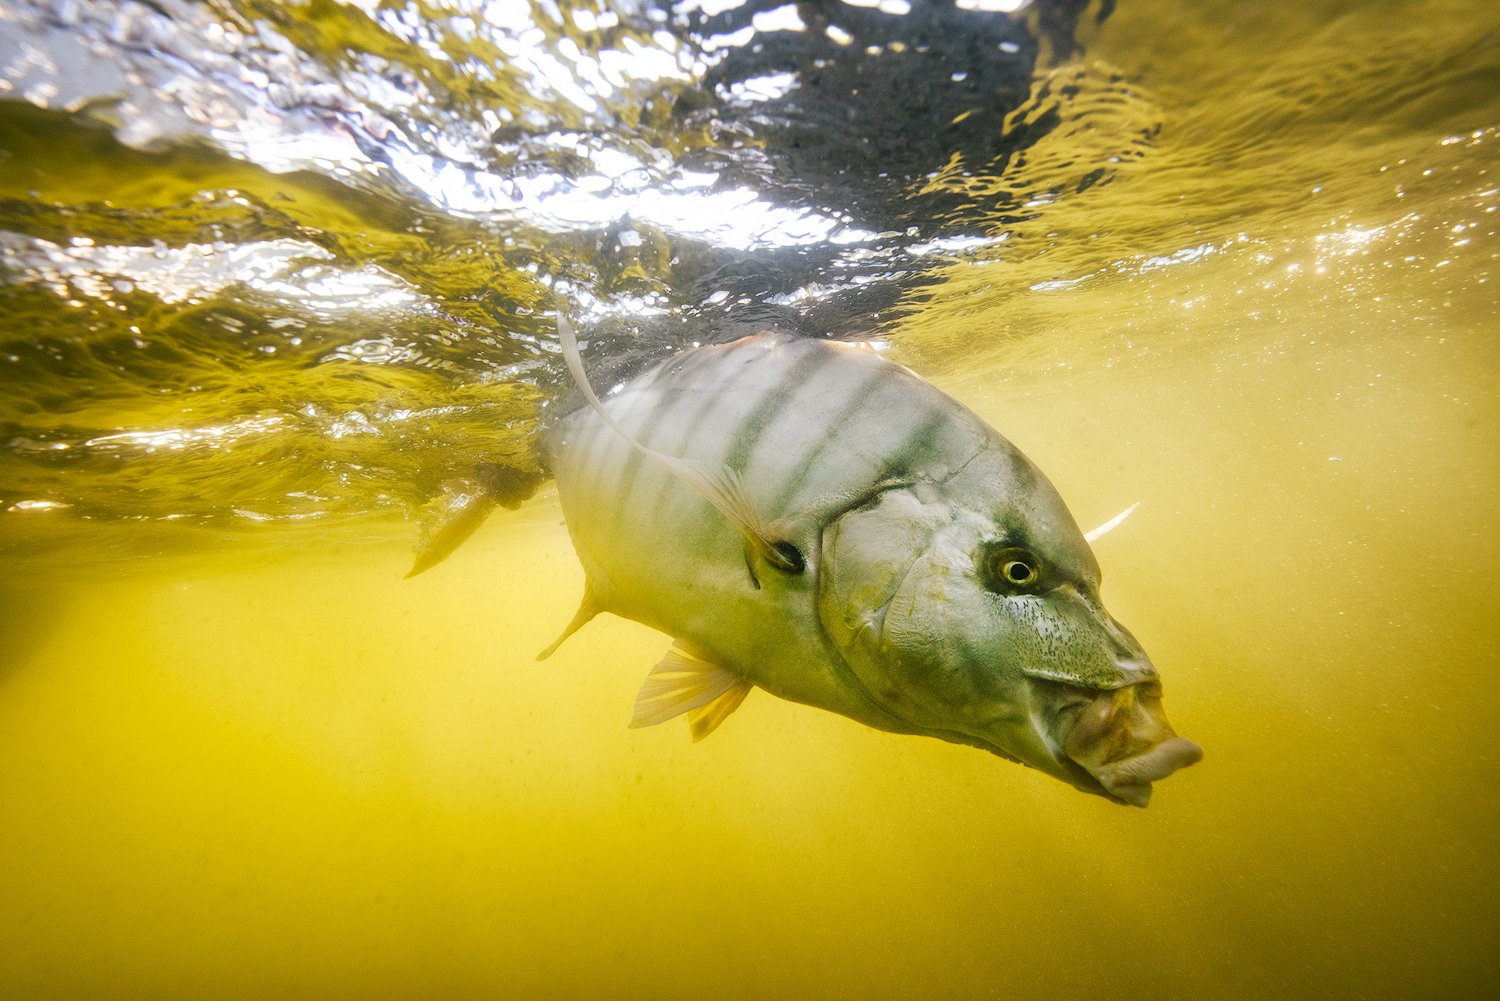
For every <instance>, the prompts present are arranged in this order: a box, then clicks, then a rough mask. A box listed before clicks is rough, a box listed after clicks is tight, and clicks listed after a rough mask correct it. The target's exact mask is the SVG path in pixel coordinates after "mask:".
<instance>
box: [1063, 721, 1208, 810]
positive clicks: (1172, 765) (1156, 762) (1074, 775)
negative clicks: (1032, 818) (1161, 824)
mask: <svg viewBox="0 0 1500 1001" xmlns="http://www.w3.org/2000/svg"><path fill="white" fill-rule="evenodd" d="M1202 760H1203V748H1201V747H1199V746H1198V745H1197V744H1195V743H1193V742H1192V741H1191V740H1188V739H1187V738H1186V737H1173V738H1171V739H1170V740H1167V741H1164V742H1162V743H1160V744H1157V745H1156V746H1155V747H1152V748H1150V749H1149V750H1147V751H1144V752H1142V753H1141V754H1137V755H1134V756H1132V757H1129V758H1123V759H1121V760H1119V761H1112V762H1109V763H1107V764H1102V765H1097V766H1094V767H1093V768H1089V767H1087V766H1085V765H1081V764H1079V763H1078V762H1076V761H1074V760H1073V759H1071V758H1068V759H1064V761H1063V766H1064V767H1065V768H1066V769H1067V770H1068V772H1069V775H1070V779H1071V780H1072V781H1073V784H1074V785H1075V786H1077V787H1078V788H1079V789H1082V790H1084V791H1085V792H1092V793H1095V794H1097V795H1100V796H1103V797H1105V798H1106V799H1109V800H1112V801H1114V802H1116V803H1121V804H1124V805H1126V806H1141V807H1144V806H1146V805H1147V804H1149V803H1150V802H1151V784H1152V783H1153V782H1156V781H1158V780H1160V779H1164V778H1166V777H1167V776H1168V775H1171V774H1172V773H1173V772H1175V771H1177V770H1178V769H1179V768H1186V767H1187V766H1188V765H1193V764H1197V763H1198V762H1199V761H1202Z"/></svg>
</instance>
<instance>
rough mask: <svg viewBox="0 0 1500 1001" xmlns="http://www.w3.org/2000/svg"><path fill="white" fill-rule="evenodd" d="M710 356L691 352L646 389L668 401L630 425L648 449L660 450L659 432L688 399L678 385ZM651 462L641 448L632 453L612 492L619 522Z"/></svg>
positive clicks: (636, 436) (663, 372)
mask: <svg viewBox="0 0 1500 1001" xmlns="http://www.w3.org/2000/svg"><path fill="white" fill-rule="evenodd" d="M706 354H707V352H694V353H688V354H687V355H686V357H684V358H682V360H681V361H680V362H677V363H676V364H673V362H668V363H667V364H668V365H669V366H671V368H670V370H665V369H664V370H662V371H661V372H660V373H659V374H658V375H657V376H656V377H655V378H654V379H652V381H651V383H650V385H648V386H645V387H643V388H642V390H641V392H651V391H654V392H655V393H656V394H658V396H659V398H661V399H662V400H664V401H666V402H664V403H662V404H659V405H658V406H656V407H653V408H652V409H651V410H650V412H648V413H647V414H646V416H645V418H644V419H643V420H642V421H641V422H639V423H638V424H636V425H635V426H634V427H629V426H627V427H626V430H627V431H629V432H630V434H631V437H633V438H634V439H635V440H636V441H638V442H640V443H641V444H642V445H645V446H646V447H647V448H657V447H658V446H657V445H655V444H654V440H655V438H656V435H657V430H658V429H659V428H660V427H661V425H662V423H663V422H665V421H666V420H667V417H668V415H670V414H672V413H674V412H675V411H676V409H677V407H678V405H680V404H681V403H682V402H683V399H684V396H683V395H682V394H681V393H680V392H679V391H678V389H677V386H678V384H679V383H680V382H682V381H684V379H690V378H691V374H692V373H694V372H696V371H697V370H698V369H700V368H702V367H703V365H704V364H705V362H706V361H708V360H710V359H709V358H705V355H706ZM647 461H648V460H647V459H646V457H645V456H644V455H642V454H641V453H640V452H639V451H638V450H637V449H634V448H632V449H631V450H630V456H629V457H628V458H627V459H626V460H625V468H624V469H623V470H621V472H620V479H619V481H618V483H617V484H616V485H615V489H614V491H612V492H613V493H614V495H615V497H616V498H618V503H617V504H616V506H615V520H616V522H617V523H618V522H619V521H620V520H621V519H623V518H624V517H625V515H626V513H627V509H628V507H629V503H628V501H629V499H630V495H631V493H632V491H634V489H635V481H636V478H637V477H638V476H639V475H640V472H641V466H642V465H643V464H644V463H646V462H647Z"/></svg>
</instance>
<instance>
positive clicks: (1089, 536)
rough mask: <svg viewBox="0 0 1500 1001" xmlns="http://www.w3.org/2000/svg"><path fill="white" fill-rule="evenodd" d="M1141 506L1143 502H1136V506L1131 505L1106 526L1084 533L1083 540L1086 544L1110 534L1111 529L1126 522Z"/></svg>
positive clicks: (1106, 523) (1107, 522)
mask: <svg viewBox="0 0 1500 1001" xmlns="http://www.w3.org/2000/svg"><path fill="white" fill-rule="evenodd" d="M1140 506H1141V502H1140V501H1136V502H1135V503H1134V504H1132V505H1130V506H1129V507H1127V508H1126V509H1125V510H1123V511H1121V512H1120V513H1119V514H1117V515H1115V516H1114V517H1113V518H1111V519H1109V520H1108V521H1106V522H1105V523H1104V524H1102V525H1100V526H1099V527H1098V528H1096V529H1094V530H1093V531H1092V532H1084V533H1083V540H1084V541H1085V542H1093V541H1094V540H1095V539H1097V538H1099V536H1101V535H1103V534H1104V533H1105V532H1108V531H1110V530H1111V529H1113V528H1116V527H1118V526H1119V524H1120V522H1122V521H1124V520H1125V519H1126V518H1129V517H1130V515H1131V512H1133V511H1134V510H1135V509H1136V508H1138V507H1140Z"/></svg>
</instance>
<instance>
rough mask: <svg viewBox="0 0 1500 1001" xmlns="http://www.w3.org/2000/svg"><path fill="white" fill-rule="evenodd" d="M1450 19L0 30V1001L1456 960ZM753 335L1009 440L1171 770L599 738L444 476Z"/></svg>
mask: <svg viewBox="0 0 1500 1001" xmlns="http://www.w3.org/2000/svg"><path fill="white" fill-rule="evenodd" d="M1497 129H1500V10H1497V8H1496V7H1495V5H1494V4H1492V3H1486V2H1480V0H1431V2H1425V3H1424V2H1417V0H1410V2H1395V0H1391V2H1369V3H1362V4H1344V3H1335V2H1332V0H1318V2H1313V3H1306V4H1298V5H1291V4H1255V3H1231V2H1227V0H1226V2H1218V0H1210V2H1200V3H1186V2H1181V3H1177V2H1169V0H1118V2H1106V3H1104V4H1102V5H1101V4H1100V3H1098V2H1095V3H1085V2H1083V0H1055V2H1043V0H1036V2H1030V3H1028V2H1027V0H983V2H981V0H972V2H967V3H962V4H950V3H935V2H919V0H910V2H907V0H883V2H876V0H868V2H860V3H850V2H845V3H840V2H832V0H831V2H816V3H805V4H800V5H795V6H794V5H778V4H776V3H774V2H758V0H751V2H749V3H734V2H733V0H706V2H703V3H701V4H700V3H693V2H689V3H686V4H680V5H676V6H669V5H665V4H662V5H655V4H651V3H628V4H620V5H607V6H606V5H590V4H574V5H571V6H559V5H557V4H554V3H553V2H551V0H546V2H538V3H528V2H524V0H499V2H491V3H486V2H481V0H441V2H439V0H431V2H420V3H419V2H406V3H402V2H395V0H343V2H336V0H311V2H302V3H285V4H279V3H262V2H257V0H206V2H187V0H157V2H153V3H137V2H127V0H97V2H90V3H74V2H35V3H31V2H18V0H12V2H7V3H5V4H4V5H3V6H0V318H3V320H4V323H3V325H0V559H3V560H4V563H3V565H0V566H3V578H0V885H3V886H4V887H5V890H4V893H3V894H0V993H3V994H5V995H7V996H12V995H13V996H16V997H27V998H42V997H142V996H150V997H183V998H198V997H205V996H214V997H247V998H248V997H257V998H259V997H335V996H347V997H372V998H374V997H410V996H426V997H468V996H475V997H488V996H507V997H509V996H515V997H559V998H562V997H593V996H600V997H603V996H610V997H614V996H620V997H643V998H645V997H650V998H664V997H672V998H676V997H683V998H688V997H692V998H700V997H705V996H712V997H743V998H762V997H771V996H786V997H809V998H813V997H890V998H912V997H1006V998H1018V999H1039V998H1058V999H1065V998H1076V997H1080V996H1085V995H1089V996H1098V995H1100V994H1104V993H1108V994H1110V995H1111V996H1118V997H1127V998H1246V999H1249V998H1262V997H1267V996H1274V997H1294V998H1334V997H1337V998H1342V997H1369V998H1386V997H1389V998H1410V997H1430V998H1463V997H1471V996H1480V995H1487V994H1488V991H1486V990H1485V989H1484V987H1483V985H1484V984H1486V983H1493V982H1494V980H1495V976H1496V974H1497V973H1500V970H1497V962H1496V957H1497V955H1500V950H1497V946H1500V942H1497V939H1496V932H1495V928H1496V927H1497V925H1500V913H1497V907H1496V904H1495V900H1496V899H1497V895H1500V880H1497V878H1496V876H1495V874H1494V869H1493V859H1494V857H1495V855H1496V853H1497V850H1500V843H1497V840H1500V839H1497V836H1496V830H1497V829H1500V787H1497V786H1496V782H1495V776H1496V760H1495V752H1494V744H1495V741H1494V736H1493V735H1494V733H1495V732H1496V729H1497V726H1500V712H1497V704H1496V697H1495V694H1494V685H1493V680H1492V679H1493V678H1494V676H1495V674H1496V671H1497V670H1500V627H1497V621H1500V619H1497V613H1500V607H1497V603H1496V599H1495V597H1494V593H1493V588H1492V586H1491V581H1492V580H1493V579H1494V578H1495V577H1496V575H1497V573H1500V545H1497V542H1496V538H1497V533H1500V500H1497V497H1500V491H1497V487H1500V482H1497V474H1496V472H1495V469H1496V462H1497V460H1500V398H1497V397H1500V393H1497V380H1496V375H1495V372H1496V365H1497V362H1500V352H1497V348H1496V345H1495V335H1496V316H1497V315H1500V295H1497V290H1496V270H1497V268H1496V262H1497V255H1500V241H1497V236H1496V230H1497V225H1500V156H1497V152H1500V132H1497ZM560 307H561V308H565V309H567V310H568V311H569V312H571V313H572V314H573V315H574V316H575V317H576V318H577V319H578V322H579V324H580V326H582V327H583V328H584V330H585V331H586V334H587V337H588V342H589V343H588V355H589V364H590V366H591V368H592V369H593V370H594V371H596V372H597V373H599V378H600V380H601V385H608V384H610V383H611V382H614V381H618V380H620V379H623V378H625V377H626V375H628V373H629V372H631V371H633V370H635V369H637V368H639V367H640V366H641V365H643V364H645V363H647V362H649V361H651V360H654V359H656V358H660V357H664V356H666V355H668V354H670V353H671V352H672V351H674V350H678V349H680V348H683V347H686V346H688V345H691V344H694V343H702V342H707V341H715V340H725V339H729V338H732V337H736V336H739V335H741V334H744V333H747V332H751V331H754V330H759V329H766V328H778V329H785V330H789V331H794V332H799V333H803V334H807V335H810V336H825V337H836V338H843V339H862V340H873V341H876V342H877V343H878V344H879V345H880V346H881V347H882V348H883V349H884V350H885V351H887V353H888V354H889V356H890V357H893V358H895V359H896V360H899V361H901V362H903V363H905V364H907V365H910V366H911V367H913V368H915V369H916V370H917V371H919V372H921V373H922V374H924V375H926V376H927V377H929V378H931V379H932V380H934V381H935V382H937V383H938V384H939V385H941V386H942V387H943V388H944V389H946V390H948V391H949V392H950V393H952V394H953V395H955V396H956V397H958V398H959V399H960V400H961V401H963V402H964V403H966V404H967V405H969V406H970V407H972V408H974V409H975V410H976V411H978V412H979V413H980V414H981V415H982V416H984V417H985V418H986V419H988V420H989V421H990V422H991V423H993V424H994V425H995V426H996V427H997V428H998V429H1000V430H1001V432H1002V433H1004V434H1006V435H1007V436H1008V437H1010V438H1011V439H1012V440H1013V441H1015V442H1016V443H1017V444H1018V445H1020V446H1021V447H1022V448H1023V449H1024V450H1025V451H1026V452H1027V453H1028V454H1029V455H1030V456H1031V457H1032V458H1033V459H1035V460H1036V461H1037V463H1038V464H1039V465H1040V466H1041V467H1042V468H1043V469H1044V470H1046V472H1047V473H1048V475H1049V476H1050V477H1051V478H1052V479H1053V481H1054V482H1055V483H1056V484H1057V485H1058V487H1059V489H1060V491H1061V492H1062V494H1063V496H1064V497H1065V498H1067V500H1068V502H1069V504H1070V506H1071V507H1072V509H1073V511H1074V513H1075V514H1076V515H1077V517H1078V520H1079V521H1080V522H1081V523H1084V524H1085V525H1093V524H1097V523H1099V522H1102V521H1104V520H1105V519H1107V518H1108V517H1110V516H1111V515H1113V514H1114V513H1115V512H1116V511H1118V510H1119V509H1121V508H1122V507H1124V506H1126V505H1127V504H1129V503H1132V502H1135V501H1140V502H1141V506H1140V508H1139V509H1138V510H1137V512H1136V513H1135V514H1134V515H1133V516H1132V517H1131V518H1130V519H1129V520H1128V521H1126V522H1125V523H1124V525H1123V526H1121V527H1120V528H1118V529H1116V530H1115V531H1114V532H1112V533H1111V534H1109V535H1108V536H1105V537H1104V538H1103V539H1101V540H1100V541H1099V542H1098V543H1096V546H1095V549H1096V552H1097V553H1098V556H1099V559H1100V562H1101V563H1102V564H1103V567H1104V570H1105V578H1106V582H1107V592H1106V597H1107V598H1108V600H1109V604H1110V607H1111V610H1112V611H1113V612H1114V613H1115V614H1116V615H1117V616H1119V618H1121V619H1122V620H1123V621H1125V622H1128V623H1129V624H1130V625H1131V628H1132V629H1133V631H1134V632H1135V633H1136V634H1137V635H1138V636H1139V637H1140V638H1141V640H1142V641H1143V643H1144V645H1145V646H1146V647H1147V649H1149V650H1150V651H1151V653H1152V657H1153V659H1154V660H1155V662H1156V663H1157V665H1158V667H1159V668H1160V669H1161V671H1162V674H1163V676H1164V678H1165V679H1166V684H1167V701H1168V704H1169V705H1170V706H1171V713H1172V717H1173V720H1174V723H1175V724H1176V725H1177V727H1178V729H1179V730H1180V731H1182V732H1183V733H1185V734H1187V735H1190V736H1191V737H1193V738H1194V739H1195V740H1197V741H1198V742H1200V743H1201V744H1202V745H1203V746H1204V747H1205V749H1206V755H1207V756H1206V758H1205V760H1204V762H1203V763H1202V764H1200V765H1198V766H1196V767H1194V768H1192V769H1190V770H1188V771H1185V772H1183V773H1181V774H1179V775H1176V776H1174V777H1172V778H1170V779H1169V780H1167V781H1166V782H1164V783H1162V785H1161V786H1160V787H1159V789H1158V791H1157V795H1156V798H1155V800H1154V801H1153V802H1152V804H1151V806H1150V808H1149V809H1148V810H1146V811H1138V810H1127V809H1122V808H1120V807H1117V806H1115V805H1112V804H1110V803H1107V802H1105V801H1104V800H1102V799H1096V798H1093V797H1086V796H1082V795H1080V794H1079V793H1077V792H1075V791H1074V790H1071V789H1069V788H1067V787H1066V786H1064V785H1062V784H1061V783H1058V782H1057V781H1055V780H1053V779H1049V778H1047V777H1045V776H1042V775H1040V774H1038V773H1035V772H1031V771H1027V770H1024V769H1022V768H1020V767H1017V766H1015V765H1011V764H1008V763H1006V762H1002V761H1000V760H999V759H996V758H993V757H991V756H988V755H984V754H980V753H977V752H975V751H973V750H968V749H964V748H958V747H951V746H947V745H944V744H940V743H938V742H935V741H927V740H923V739H920V738H914V737H898V736H892V735H888V734H882V733H876V732H873V731H869V730H865V729H863V728H861V727H859V726H857V725H856V724H853V723H851V722H848V721H846V720H843V719H841V718H838V717H834V716H831V715H827V714H823V713H819V712H816V711H814V710H811V709H807V708H804V707H801V706H797V705H793V704H790V703H784V702H779V701H777V700H775V699H773V698H771V697H769V696H766V695H764V694H763V693H757V695H756V696H752V698H751V699H750V700H748V701H747V702H746V704H745V706H744V708H742V709H741V710H740V711H739V712H737V713H736V714H735V716H734V717H733V719H731V720H730V721H729V722H727V723H726V724H725V725H724V726H723V728H722V729H721V730H720V731H719V732H717V733H715V734H714V736H713V737H712V739H710V740H708V741H706V742H704V743H702V744H700V745H694V744H692V743H691V742H690V741H689V740H688V738H687V736H686V734H685V733H684V732H683V729H682V728H680V727H676V726H672V725H666V726H662V727H658V728H655V729H648V730H629V729H626V728H625V726H624V723H625V721H626V720H627V719H628V718H629V711H630V706H631V703H632V701H633V699H634V695H635V691H636V688H637V687H638V685H639V683H640V679H641V677H642V676H643V675H644V674H645V672H646V671H647V670H648V669H649V668H650V666H651V665H652V664H653V663H655V662H656V660H657V659H659V657H660V656H661V653H662V651H663V650H664V649H665V647H666V645H667V642H668V641H667V639H666V638H665V637H663V636H661V635H660V634H657V633H654V632H652V631H650V630H648V629H646V628H644V627H641V626H638V625H636V624H634V623H630V622H626V621H623V620H618V619H601V620H598V621H596V622H595V623H593V624H591V625H590V626H589V627H588V628H587V629H586V630H584V631H583V632H582V633H581V634H580V635H579V636H578V637H576V638H575V639H573V640H572V641H570V643H569V644H568V645H567V646H565V647H564V648H563V649H562V651H561V652H560V653H559V654H558V655H557V656H556V657H554V658H553V659H552V660H550V661H548V662H547V663H546V664H545V665H538V664H536V663H534V662H533V660H532V658H533V656H534V653H535V651H536V650H538V649H539V648H541V647H542V646H544V645H545V644H546V643H547V642H548V641H549V640H551V639H552V638H553V637H554V636H555V634H556V632H557V630H558V629H560V628H561V626H562V625H563V624H564V623H565V622H566V621H567V619H568V618H569V617H570V616H571V614H572V612H573V608H574V606H575V604H576V602H577V599H578V594H579V592H580V589H581V586H582V574H581V571H580V570H579V569H578V565H577V561H576V559H575V558H574V556H573V552H572V549H571V546H570V545H569V541H568V537H567V534H566V531H565V529H564V528H563V527H562V525H561V513H560V510H559V507H558V504H557V500H556V496H555V493H554V492H553V491H552V490H551V489H550V488H544V489H543V490H542V492H541V493H540V494H539V495H538V496H537V497H536V498H534V499H533V500H531V501H529V502H527V503H526V504H525V505H523V506H522V507H521V508H520V509H519V510H517V511H501V512H499V513H497V514H496V515H494V516H493V517H492V518H490V519H489V521H488V522H486V523H485V524H484V525H483V526H482V527H481V528H480V529H479V531H478V532H477V533H476V534H475V536H474V537H473V538H472V539H471V540H470V541H469V542H468V543H466V544H465V545H463V546H462V547H460V548H459V549H458V550H457V552H455V553H454V555H452V556H451V558H449V559H448V560H447V561H446V562H444V563H443V564H442V565H441V566H439V567H437V568H436V569H433V570H431V571H429V572H428V573H426V574H424V575H423V576H421V577H418V578H415V579H412V580H409V581H403V580H402V575H403V574H404V573H405V572H406V569H407V567H408V566H409V565H410V560H411V549H412V546H413V544H414V541H415V540H416V539H417V538H419V536H420V535H421V533H422V531H423V526H424V524H425V523H428V522H429V521H430V519H431V517H432V514H433V512H434V511H437V510H440V509H441V508H442V507H443V505H444V504H445V503H446V502H447V499H449V498H451V497H452V496H453V495H454V493H455V492H456V491H461V490H463V489H464V488H465V485H466V484H471V483H472V482H473V479H474V477H475V476H476V475H477V473H476V470H478V469H480V468H482V467H483V464H485V463H502V464H507V465H510V466H513V467H516V468H521V469H527V470H534V469H535V468H536V460H535V458H534V456H533V454H532V441H533V436H534V435H535V433H536V431H537V430H538V428H539V427H541V426H543V425H544V423H545V422H546V420H547V418H548V416H549V415H550V414H551V413H552V412H554V411H555V410H556V409H559V408H563V407H566V406H569V405H571V403H570V397H569V396H568V384H567V374H566V371H565V369H564V368H563V366H562V364H561V359H560V355H559V353H558V348H557V342H556V329H555V327H556V325H555V320H554V316H555V311H556V310H557V309H558V308H560Z"/></svg>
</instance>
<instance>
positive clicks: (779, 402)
mask: <svg viewBox="0 0 1500 1001" xmlns="http://www.w3.org/2000/svg"><path fill="white" fill-rule="evenodd" d="M827 361H828V358H827V356H826V355H825V354H824V353H823V352H822V351H821V350H817V349H816V348H814V349H812V350H806V351H804V352H803V355H802V357H801V358H799V359H797V361H796V362H794V363H793V364H792V367H791V368H790V369H788V370H787V371H786V372H785V373H783V374H782V376H781V378H780V380H778V381H777V382H776V383H773V384H772V385H771V386H770V387H769V388H768V389H767V390H766V391H765V392H763V393H761V395H760V396H759V397H758V398H757V399H756V401H755V403H754V404H753V405H751V407H750V409H749V411H748V412H747V413H746V414H745V416H744V417H742V418H741V419H740V423H739V424H738V426H736V427H735V429H734V434H732V435H730V438H729V440H730V441H731V442H733V445H732V446H731V447H730V449H729V454H728V455H726V456H724V465H726V466H728V467H729V468H730V469H733V470H735V471H737V472H743V471H744V470H745V469H746V468H748V462H747V460H749V459H750V457H751V456H752V454H753V453H754V452H755V447H756V446H757V445H758V444H760V440H761V438H762V437H763V436H764V435H765V433H766V432H767V431H769V430H770V428H771V425H772V424H774V423H775V422H776V418H777V417H779V416H780V415H781V412H782V411H783V410H785V409H786V408H787V406H788V404H790V403H791V402H792V398H793V397H795V396H796V395H797V393H798V392H799V391H800V390H801V389H803V388H804V387H805V386H806V384H807V380H808V377H809V376H811V375H812V374H813V372H814V371H815V370H817V369H819V368H822V367H823V366H824V365H825V364H826V363H827Z"/></svg>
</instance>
